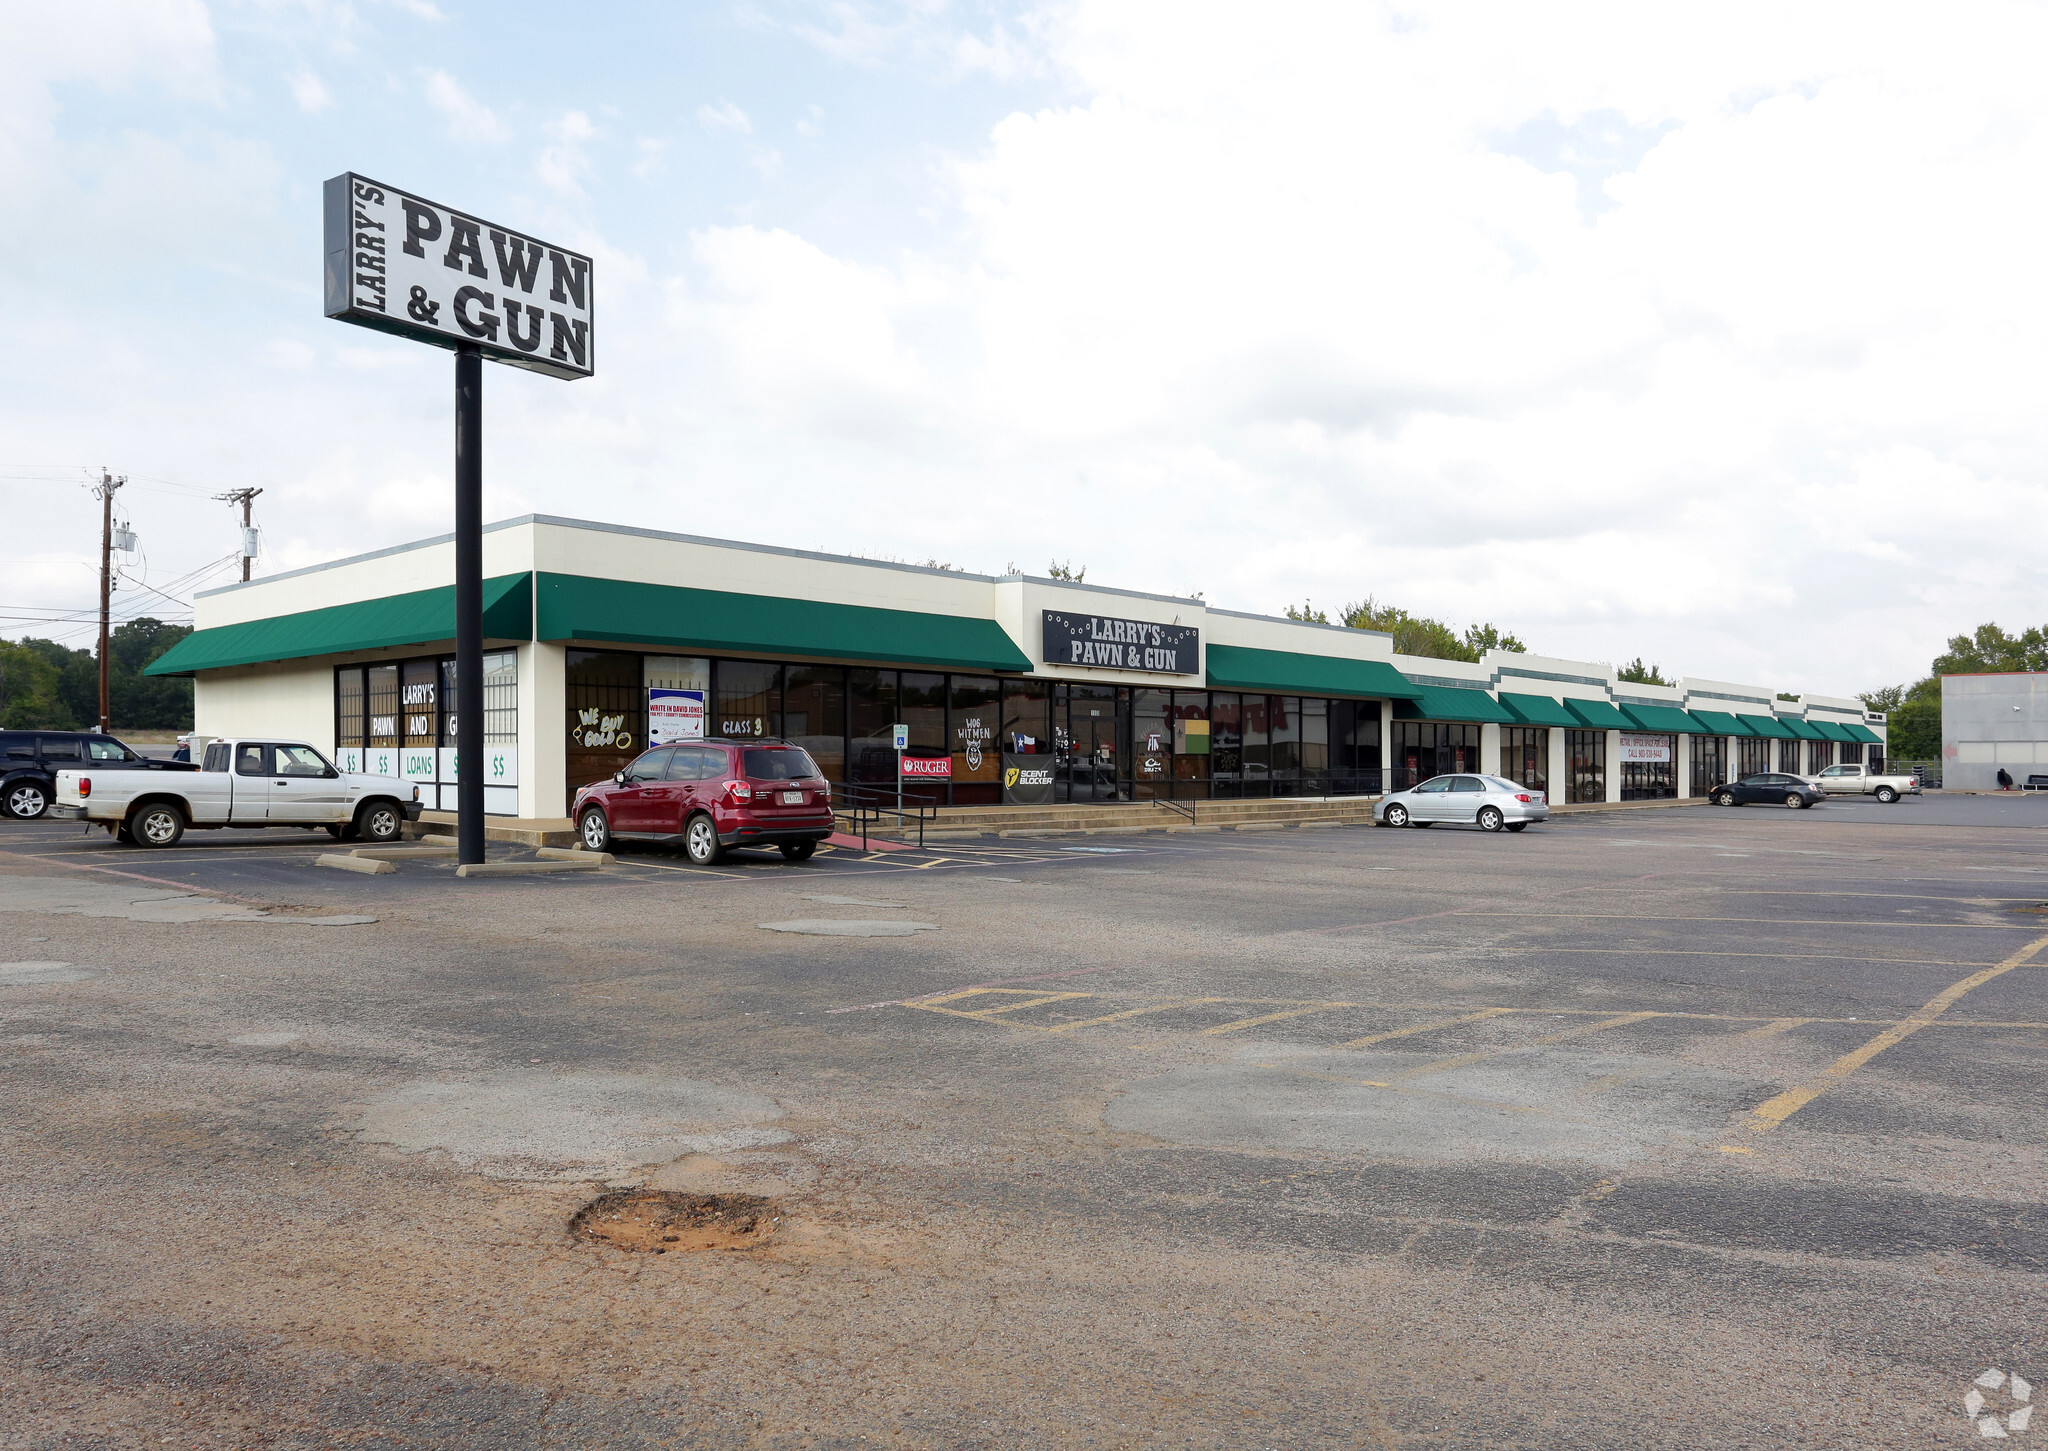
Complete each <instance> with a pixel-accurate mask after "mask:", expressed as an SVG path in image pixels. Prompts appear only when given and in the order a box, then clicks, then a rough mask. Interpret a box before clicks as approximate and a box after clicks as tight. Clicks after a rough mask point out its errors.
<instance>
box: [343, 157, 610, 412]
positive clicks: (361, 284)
mask: <svg viewBox="0 0 2048 1451" xmlns="http://www.w3.org/2000/svg"><path fill="white" fill-rule="evenodd" d="M325 232H326V242H325V247H324V251H325V253H326V260H327V266H326V285H325V292H326V312H327V316H329V317H331V318H337V319H339V320H341V321H343V322H352V323H358V324H360V325H362V326H363V327H371V328H376V329H377V330H378V331H380V332H387V333H396V334H398V335H399V336H401V337H408V338H413V339H416V340H417V341H419V342H424V343H433V344H434V345H436V346H437V347H444V348H451V349H457V350H460V349H463V348H475V349H476V350H477V351H478V352H479V353H481V354H482V355H483V356H484V357H486V358H489V359H491V360H492V361H493V362H499V363H510V364H511V365H512V366H513V367H515V368H528V369H531V370H532V371H534V372H536V373H546V374H548V375H549V376H551V377H555V378H587V377H589V376H590V375H591V374H592V373H593V372H595V371H596V366H597V354H596V341H597V340H596V335H595V331H594V326H593V320H592V304H593V303H594V302H595V300H596V299H595V297H594V296H593V294H592V282H593V277H592V268H591V260H590V258H588V257H586V256H584V255H583V254H582V253H581V252H572V251H570V250H569V249H568V248H567V247H557V246H555V245H554V244H553V243H551V242H543V241H540V240H538V239H537V238H534V237H532V236H529V235H528V234H526V233H524V232H519V231H515V230H513V229H512V228H510V227H504V226H500V225H498V224H497V223H496V222H487V221H484V220H483V219H482V218H480V217H475V216H471V215H470V214H469V213H467V212H459V211H456V210H455V209H454V208H453V207H444V206H442V205H441V204H440V203H439V202H430V201H428V200H426V199H425V198H424V197H417V196H414V195H413V194H412V193H410V192H405V191H400V190H399V189H398V188H397V187H393V186H386V185H385V184H384V183H382V182H378V181H371V180H370V179H369V178H368V177H366V176H358V175H356V174H355V173H354V172H344V173H343V174H342V175H340V176H337V177H333V178H331V179H330V180H329V181H328V183H327V191H326V228H325Z"/></svg>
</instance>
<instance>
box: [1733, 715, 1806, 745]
mask: <svg viewBox="0 0 2048 1451" xmlns="http://www.w3.org/2000/svg"><path fill="white" fill-rule="evenodd" d="M1742 723H1743V724H1744V725H1746V726H1748V727H1749V728H1750V729H1751V730H1752V731H1754V732H1756V734H1758V735H1760V736H1769V737H1770V738H1771V739H1772V740H1774V741H1796V740H1798V739H1799V733H1798V732H1797V731H1795V730H1793V729H1791V728H1790V727H1789V726H1786V725H1784V724H1783V723H1782V722H1780V721H1779V719H1778V718H1777V717H1776V716H1774V715H1746V716H1744V717H1742Z"/></svg>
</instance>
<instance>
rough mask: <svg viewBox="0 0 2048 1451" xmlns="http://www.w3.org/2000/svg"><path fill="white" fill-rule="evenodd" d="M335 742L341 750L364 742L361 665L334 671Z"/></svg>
mask: <svg viewBox="0 0 2048 1451" xmlns="http://www.w3.org/2000/svg"><path fill="white" fill-rule="evenodd" d="M334 744H335V747H336V748H337V749H339V750H347V749H349V748H350V747H352V746H360V745H362V744H363V671H362V667H361V666H359V665H358V666H350V667H347V668H345V669H342V670H337V671H335V672H334Z"/></svg>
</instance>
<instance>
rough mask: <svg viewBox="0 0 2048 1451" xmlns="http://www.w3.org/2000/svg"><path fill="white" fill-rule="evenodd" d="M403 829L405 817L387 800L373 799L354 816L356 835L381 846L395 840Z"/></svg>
mask: <svg viewBox="0 0 2048 1451" xmlns="http://www.w3.org/2000/svg"><path fill="white" fill-rule="evenodd" d="M404 829H405V817H404V816H402V815H400V814H399V810H398V808H397V807H396V806H393V805H392V804H391V803H390V802H389V801H373V802H371V803H370V804H369V805H368V806H366V807H364V808H363V811H362V814H361V815H360V816H358V817H357V818H356V835H358V836H360V837H363V838H365V839H366V840H369V841H372V842H375V843H376V844H377V845H379V846H382V845H384V844H385V843H387V842H393V841H397V840H398V837H399V834H400V833H401V832H402V831H403V830H404Z"/></svg>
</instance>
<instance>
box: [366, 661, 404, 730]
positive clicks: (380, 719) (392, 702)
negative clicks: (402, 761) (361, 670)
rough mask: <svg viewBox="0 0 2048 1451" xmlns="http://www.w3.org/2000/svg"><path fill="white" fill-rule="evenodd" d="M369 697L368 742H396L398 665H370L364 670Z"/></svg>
mask: <svg viewBox="0 0 2048 1451" xmlns="http://www.w3.org/2000/svg"><path fill="white" fill-rule="evenodd" d="M366 674H367V676H368V679H369V697H370V742H369V743H370V744H371V745H372V746H382V747H387V748H389V747H395V746H397V744H398V667H397V666H396V665H372V666H371V667H370V668H369V670H368V671H367V672H366Z"/></svg>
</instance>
